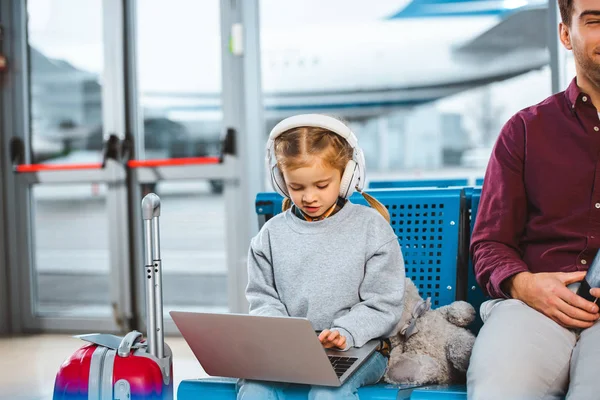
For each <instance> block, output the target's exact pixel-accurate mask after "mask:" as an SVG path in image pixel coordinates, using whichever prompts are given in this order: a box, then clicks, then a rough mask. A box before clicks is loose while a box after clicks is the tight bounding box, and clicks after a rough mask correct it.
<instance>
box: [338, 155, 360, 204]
mask: <svg viewBox="0 0 600 400" xmlns="http://www.w3.org/2000/svg"><path fill="white" fill-rule="evenodd" d="M356 167H357V164H356V162H355V161H354V160H349V161H348V163H347V164H346V168H345V169H344V174H343V175H342V181H341V183H340V197H341V198H343V199H347V198H348V197H350V196H351V195H352V193H354V187H355V186H356V180H357V179H358V171H357V170H356Z"/></svg>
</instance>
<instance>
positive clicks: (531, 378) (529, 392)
mask: <svg viewBox="0 0 600 400" xmlns="http://www.w3.org/2000/svg"><path fill="white" fill-rule="evenodd" d="M485 306H486V304H485V303H484V304H483V305H482V309H484V307H485ZM575 343H576V335H575V333H573V332H572V331H570V330H568V329H565V328H563V327H561V326H560V325H558V324H557V323H556V322H554V321H552V320H551V319H550V318H548V317H546V316H545V315H543V314H541V313H539V312H537V311H535V310H534V309H532V308H530V307H529V306H527V305H526V304H525V303H523V302H521V301H519V300H514V299H510V300H502V301H500V302H498V303H497V304H496V305H495V306H494V307H493V309H491V311H490V313H489V316H488V317H487V319H486V320H485V324H484V325H483V327H482V328H481V331H480V332H479V336H478V337H477V340H476V341H475V345H474V347H473V353H472V355H471V362H470V365H469V370H468V371H467V393H468V398H469V399H470V400H493V399H502V400H504V399H511V400H520V399H527V400H531V399H561V398H562V397H563V396H564V394H565V393H566V390H567V385H568V381H569V365H570V359H571V353H572V351H573V347H574V346H575Z"/></svg>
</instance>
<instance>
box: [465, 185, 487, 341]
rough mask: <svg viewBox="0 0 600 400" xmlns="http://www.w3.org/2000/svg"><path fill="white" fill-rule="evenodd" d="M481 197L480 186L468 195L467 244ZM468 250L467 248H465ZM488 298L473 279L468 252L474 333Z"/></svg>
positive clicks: (480, 324)
mask: <svg viewBox="0 0 600 400" xmlns="http://www.w3.org/2000/svg"><path fill="white" fill-rule="evenodd" d="M480 199H481V188H480V187H476V188H473V190H472V192H471V196H470V202H469V215H470V221H469V228H470V229H469V241H468V242H467V246H468V245H469V244H470V243H471V240H470V239H471V237H470V236H471V233H472V232H473V227H474V226H475V220H476V218H477V212H478V211H479V201H480ZM467 251H468V248H467ZM486 300H488V297H487V296H486V295H485V294H484V293H483V290H481V287H480V286H479V284H478V283H477V280H476V279H475V271H474V269H473V260H472V259H471V256H470V252H469V268H468V273H467V301H468V302H469V303H470V304H471V305H472V306H473V307H475V311H476V319H475V322H474V323H473V325H472V326H471V330H472V331H473V332H475V333H477V332H479V329H480V328H481V326H482V325H483V322H482V321H481V317H480V315H479V307H480V306H481V304H482V303H483V302H484V301H486Z"/></svg>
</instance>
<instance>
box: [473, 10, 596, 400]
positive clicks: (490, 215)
mask: <svg viewBox="0 0 600 400" xmlns="http://www.w3.org/2000/svg"><path fill="white" fill-rule="evenodd" d="M558 3H559V7H560V12H561V19H562V22H561V23H560V24H559V31H560V40H561V42H562V43H563V45H564V46H565V47H566V48H567V49H568V50H572V51H573V54H574V57H575V65H576V71H577V76H576V78H575V79H574V80H573V81H572V83H571V84H570V86H569V87H568V89H567V90H566V91H565V92H562V93H558V94H556V95H554V96H551V97H549V98H548V99H546V100H545V101H543V102H542V103H540V104H537V105H535V106H532V107H529V108H527V109H525V110H522V111H520V112H518V113H517V114H516V115H514V116H513V117H512V118H511V119H510V120H509V121H508V122H507V123H506V125H505V126H504V128H503V129H502V131H501V133H500V135H499V137H498V141H497V142H496V145H495V147H494V150H493V152H492V156H491V158H490V162H489V164H488V169H487V172H486V176H485V184H484V187H483V191H482V195H481V203H480V208H479V213H478V215H477V220H476V224H475V228H474V231H473V236H472V242H471V243H472V244H471V252H472V255H473V260H474V265H475V273H476V276H477V280H478V282H479V284H480V285H481V287H482V288H483V289H484V291H486V292H487V293H488V294H489V295H490V296H491V297H493V298H494V300H490V301H488V302H486V303H484V304H483V305H482V316H483V317H484V320H485V324H484V326H483V328H482V329H481V331H480V333H479V336H478V338H477V341H476V343H475V347H474V349H473V354H472V358H471V365H470V368H469V371H468V374H467V386H468V397H469V399H485V400H490V399H502V400H508V399H562V398H564V396H565V395H566V396H567V398H568V399H593V398H599V397H600V378H599V377H598V374H597V370H596V367H597V366H598V365H599V364H600V323H596V322H597V320H598V318H600V315H599V313H598V312H599V308H598V306H597V305H596V304H594V303H592V302H589V301H587V300H585V299H583V298H582V297H580V296H577V295H576V294H575V292H574V291H575V290H576V288H574V287H573V284H576V283H577V282H579V281H581V280H582V279H583V278H584V276H585V273H586V270H587V269H588V267H589V265H590V263H591V262H592V260H593V259H594V256H595V254H596V252H597V251H598V249H599V248H600V113H599V111H598V110H600V0H558ZM515 95H518V93H517V94H515ZM590 293H591V294H592V296H594V297H600V289H592V290H591V291H590Z"/></svg>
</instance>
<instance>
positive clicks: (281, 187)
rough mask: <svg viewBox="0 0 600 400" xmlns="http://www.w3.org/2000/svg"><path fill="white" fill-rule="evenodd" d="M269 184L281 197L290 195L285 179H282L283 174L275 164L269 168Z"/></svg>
mask: <svg viewBox="0 0 600 400" xmlns="http://www.w3.org/2000/svg"><path fill="white" fill-rule="evenodd" d="M271 184H272V185H273V189H275V191H276V192H277V193H279V194H280V195H282V196H283V197H290V195H289V193H288V191H287V187H286V186H285V179H283V174H282V173H281V171H280V170H279V168H278V167H277V164H276V165H274V166H273V168H272V169H271Z"/></svg>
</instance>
